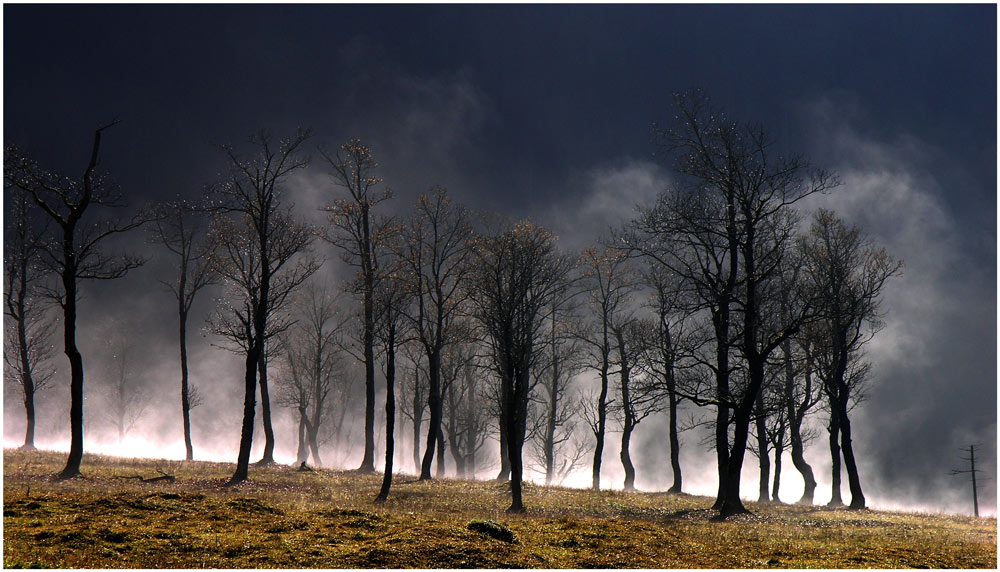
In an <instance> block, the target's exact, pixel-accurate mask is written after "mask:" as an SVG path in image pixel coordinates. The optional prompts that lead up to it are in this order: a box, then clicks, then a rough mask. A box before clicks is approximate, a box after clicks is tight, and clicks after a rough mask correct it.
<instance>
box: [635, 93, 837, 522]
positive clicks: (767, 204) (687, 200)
mask: <svg viewBox="0 0 1000 572" xmlns="http://www.w3.org/2000/svg"><path fill="white" fill-rule="evenodd" d="M676 100H677V109H678V112H679V113H678V116H677V118H676V121H675V122H674V124H673V125H672V126H671V127H668V128H666V129H662V130H660V131H659V135H660V137H661V141H662V143H663V145H664V147H665V149H666V150H668V151H669V152H671V153H672V154H673V155H674V156H675V158H676V161H675V169H676V171H677V172H678V173H679V174H680V175H681V176H682V178H683V182H684V185H685V186H683V187H680V188H679V189H678V192H676V193H675V198H674V200H672V201H669V202H668V203H667V205H665V206H668V207H672V208H667V209H665V210H663V212H662V214H663V215H664V216H658V213H657V211H654V212H653V213H650V215H652V216H649V215H647V217H645V218H646V221H645V224H644V225H643V227H644V230H647V231H658V230H659V229H660V228H662V227H666V228H670V229H673V230H674V232H672V233H671V234H672V236H673V239H674V242H675V246H677V244H676V243H677V242H678V241H679V242H680V243H681V244H680V245H681V246H682V250H681V252H682V253H683V254H681V255H680V256H678V255H677V254H676V251H677V249H676V248H675V249H674V253H668V254H666V255H664V253H663V252H662V251H661V250H658V249H654V248H650V249H647V250H652V251H653V252H652V253H650V254H658V255H660V256H659V257H658V260H660V261H662V262H664V263H666V264H667V265H668V266H671V267H672V268H673V269H675V270H676V271H678V273H679V274H681V275H682V276H685V277H686V278H691V279H692V281H693V282H694V283H695V284H696V285H697V290H699V294H700V295H699V297H700V298H701V299H702V300H703V301H704V302H705V303H706V307H707V309H709V310H710V311H711V313H712V319H713V322H714V325H715V330H716V331H715V335H716V343H717V349H718V355H717V360H716V363H715V364H714V368H715V371H716V379H717V382H718V386H717V404H718V405H717V406H718V417H717V436H716V440H717V443H716V447H717V449H720V451H721V449H722V448H723V447H724V446H725V447H726V448H727V450H728V452H727V454H725V455H723V454H722V453H721V452H720V453H719V464H720V471H719V476H720V488H719V496H718V497H717V499H716V504H715V506H716V508H718V509H719V510H720V511H721V513H722V514H723V515H724V516H728V515H732V514H737V513H741V512H745V511H746V509H745V508H744V507H743V504H742V502H741V501H740V498H739V484H740V474H741V471H742V467H743V460H744V457H745V454H746V449H747V438H748V435H749V424H750V420H751V418H752V414H753V408H754V404H755V402H756V400H757V394H758V393H759V392H760V391H761V387H762V386H763V384H764V381H765V368H766V364H767V361H768V359H769V358H770V356H771V354H772V353H773V352H774V351H775V350H776V349H777V348H778V347H779V346H780V345H781V343H782V342H783V341H784V340H785V339H787V338H789V337H790V336H792V335H794V334H795V333H796V331H797V330H798V328H799V327H800V325H801V323H803V322H804V321H805V320H806V318H807V315H806V314H805V313H798V314H796V315H794V316H789V317H787V318H789V319H787V320H782V319H779V318H780V316H779V315H778V313H777V312H773V311H771V308H770V306H771V305H773V299H774V298H776V297H777V296H778V295H779V292H780V288H778V287H777V286H776V284H777V282H778V280H777V278H778V272H777V271H778V269H779V268H780V263H781V261H782V257H783V256H784V254H785V253H786V252H787V251H788V250H789V248H790V245H791V243H792V237H793V231H794V228H795V223H796V219H795V212H794V210H793V205H794V204H795V203H796V202H798V201H799V200H801V199H802V198H803V197H806V196H809V195H811V194H814V193H818V192H822V191H825V190H827V189H829V188H831V187H833V186H835V185H836V184H837V180H836V179H835V178H834V177H832V176H831V175H829V174H828V173H826V172H824V171H822V170H817V169H812V168H811V167H810V166H809V164H808V162H807V161H806V160H805V159H803V158H801V157H798V156H781V155H780V154H779V153H777V152H775V151H774V143H773V141H772V140H771V138H770V137H769V136H768V134H767V132H766V131H765V130H764V128H763V127H762V126H760V125H756V124H751V123H740V122H735V121H732V120H730V119H729V118H728V117H726V115H725V114H724V113H722V112H721V111H720V110H717V109H714V108H713V107H712V105H711V102H710V101H709V99H708V97H707V96H705V95H704V94H703V93H701V92H698V91H694V92H690V93H687V94H681V95H678V96H677V98H676ZM677 223H679V224H677ZM647 234H652V233H648V232H647ZM656 234H657V235H658V234H659V233H656ZM654 242H655V241H654ZM654 245H655V244H654ZM733 310H738V313H737V314H735V315H736V317H737V319H738V320H739V322H738V324H735V325H736V327H737V328H738V330H737V331H736V332H732V331H731V328H730V326H731V325H732V324H731V320H732V318H733V315H734V314H733ZM730 350H736V353H737V355H738V357H739V358H740V360H741V365H742V366H743V368H745V374H746V384H745V385H744V386H742V387H740V388H738V391H735V392H734V391H733V389H734V388H732V387H730V386H729V379H728V375H729V371H730V364H729V358H730V355H729V354H730ZM730 411H732V422H731V424H730V423H729V412H730ZM729 427H731V428H732V442H731V444H730V443H728V437H729V435H728V432H729V431H728V429H729ZM723 430H725V431H723ZM723 441H726V443H724V442H723Z"/></svg>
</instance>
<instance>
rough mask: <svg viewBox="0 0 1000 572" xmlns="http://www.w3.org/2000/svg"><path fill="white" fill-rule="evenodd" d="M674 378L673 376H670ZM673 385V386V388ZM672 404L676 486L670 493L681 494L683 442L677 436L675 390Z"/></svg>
mask: <svg viewBox="0 0 1000 572" xmlns="http://www.w3.org/2000/svg"><path fill="white" fill-rule="evenodd" d="M670 377H671V378H672V377H673V374H671V376H670ZM672 385H673V384H671V386H672ZM667 399H668V400H669V402H670V468H671V470H672V471H673V473H674V484H672V485H670V488H669V489H667V492H668V493H679V492H681V442H680V439H679V438H678V435H677V394H676V393H675V391H674V390H673V389H670V393H669V395H668V397H667Z"/></svg>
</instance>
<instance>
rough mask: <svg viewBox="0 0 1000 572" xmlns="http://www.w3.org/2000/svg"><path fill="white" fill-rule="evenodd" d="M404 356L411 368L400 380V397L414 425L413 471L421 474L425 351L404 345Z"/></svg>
mask: <svg viewBox="0 0 1000 572" xmlns="http://www.w3.org/2000/svg"><path fill="white" fill-rule="evenodd" d="M403 354H404V355H405V356H406V358H407V360H406V361H407V362H408V363H409V366H404V373H403V376H402V377H401V378H400V380H399V382H400V383H399V397H400V401H401V402H402V403H405V404H406V407H404V408H403V409H402V411H403V415H405V416H406V418H407V419H409V420H410V422H411V423H412V424H413V470H414V471H415V472H416V474H418V475H419V474H420V464H421V455H420V427H421V425H423V420H424V410H425V409H426V408H427V398H426V393H425V392H426V391H427V387H426V384H425V383H424V382H423V381H421V380H422V379H426V377H427V375H426V373H424V368H422V367H421V365H420V361H421V355H422V354H423V349H421V348H419V347H418V346H417V344H415V343H410V344H405V345H403Z"/></svg>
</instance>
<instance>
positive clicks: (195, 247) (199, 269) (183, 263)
mask: <svg viewBox="0 0 1000 572" xmlns="http://www.w3.org/2000/svg"><path fill="white" fill-rule="evenodd" d="M160 210H161V212H160V213H158V216H157V219H156V221H155V224H154V225H153V226H152V227H151V229H152V230H151V232H150V235H151V236H150V238H151V240H152V241H153V242H155V243H157V244H161V245H163V247H164V248H166V249H167V251H169V252H170V253H171V254H172V255H173V256H174V257H175V258H174V260H175V261H176V262H177V279H176V281H173V282H167V281H164V282H163V283H164V284H165V285H166V286H167V288H168V289H170V292H171V293H172V294H173V295H174V299H175V300H177V339H178V345H179V348H180V359H181V419H182V423H183V428H184V450H185V459H187V460H188V461H190V460H192V459H194V445H193V444H192V442H191V408H192V405H191V397H192V386H191V383H190V380H189V378H188V352H187V321H188V315H189V314H190V312H191V307H192V306H193V305H194V299H195V296H197V295H198V292H200V291H201V290H203V289H205V288H206V287H208V286H210V285H212V284H214V283H215V282H216V275H215V273H214V272H213V271H212V266H211V264H209V255H210V254H211V249H212V244H211V243H210V242H209V241H208V240H207V239H206V238H207V234H206V233H205V230H204V229H203V228H202V226H201V224H200V220H199V219H198V216H199V213H198V210H199V209H197V208H195V207H193V206H192V205H188V204H186V203H183V202H178V203H173V204H169V205H164V206H162V207H161V209H160Z"/></svg>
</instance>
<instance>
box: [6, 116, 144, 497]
mask: <svg viewBox="0 0 1000 572" xmlns="http://www.w3.org/2000/svg"><path fill="white" fill-rule="evenodd" d="M116 123H117V121H115V122H112V123H110V124H108V125H104V126H102V127H99V128H98V129H97V130H95V131H94V142H93V146H92V147H91V151H90V159H89V161H88V162H87V166H86V168H85V169H84V171H83V175H82V176H81V177H80V178H79V179H73V178H70V177H64V176H61V175H58V174H56V173H53V172H51V171H49V170H47V169H45V168H44V167H42V166H41V165H40V164H38V163H37V162H36V161H34V160H32V159H31V158H30V157H28V155H26V154H25V153H23V152H21V151H20V150H19V149H17V148H16V147H13V146H8V147H7V148H6V149H5V152H4V176H5V178H6V180H7V182H8V183H9V184H10V185H13V186H15V187H18V188H20V189H21V190H23V191H25V192H26V193H28V194H29V195H30V196H31V198H32V200H33V201H34V202H35V204H36V205H37V206H38V207H39V208H40V209H41V211H42V212H43V213H45V215H46V216H47V217H48V219H49V220H50V221H51V222H52V224H53V225H54V226H55V231H56V235H55V236H54V237H53V239H52V241H51V242H50V243H49V244H48V245H47V248H46V249H45V260H46V262H47V263H48V264H50V265H51V266H50V268H52V270H53V271H54V273H55V274H57V275H58V276H59V282H60V285H59V287H57V288H56V289H54V290H53V291H52V292H51V293H50V294H51V296H52V297H53V298H54V299H55V300H56V302H57V303H58V304H59V306H60V307H61V308H62V318H63V348H64V353H65V354H66V358H67V359H68V360H69V364H70V450H69V456H68V457H67V459H66V466H65V467H64V468H63V470H62V471H61V472H60V473H59V477H60V478H62V479H69V478H73V477H76V476H78V475H79V474H80V463H81V461H82V460H83V382H84V377H83V355H82V354H81V353H80V350H79V348H78V347H77V344H76V319H77V303H78V299H77V298H78V289H79V281H80V280H112V279H116V278H121V277H122V276H125V274H127V273H128V271H129V270H132V269H133V268H136V267H138V266H140V265H141V264H142V262H143V261H142V259H140V258H137V257H135V256H129V255H122V256H118V257H112V256H110V255H108V254H107V253H105V252H104V251H102V249H101V246H102V244H104V243H105V242H106V241H107V239H108V238H110V237H113V236H116V235H119V234H121V233H124V232H128V231H130V230H132V229H134V228H136V227H138V226H140V225H142V224H144V223H145V222H147V221H148V218H147V217H145V216H142V215H139V216H135V217H133V218H132V219H131V220H130V221H129V222H127V223H124V224H122V223H119V222H117V221H115V220H104V221H101V222H97V223H95V224H86V223H85V222H84V217H85V215H86V214H87V213H88V212H91V213H92V212H93V208H101V207H116V206H123V204H122V202H121V200H120V198H121V195H120V193H119V192H118V189H117V188H116V186H115V185H114V184H113V183H112V182H111V180H110V179H109V178H108V177H107V175H106V174H104V173H101V172H100V171H99V170H98V166H99V163H100V151H101V137H102V135H103V133H104V131H105V130H107V129H108V128H110V127H112V126H114V125H115V124H116ZM92 207H93V208H92Z"/></svg>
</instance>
